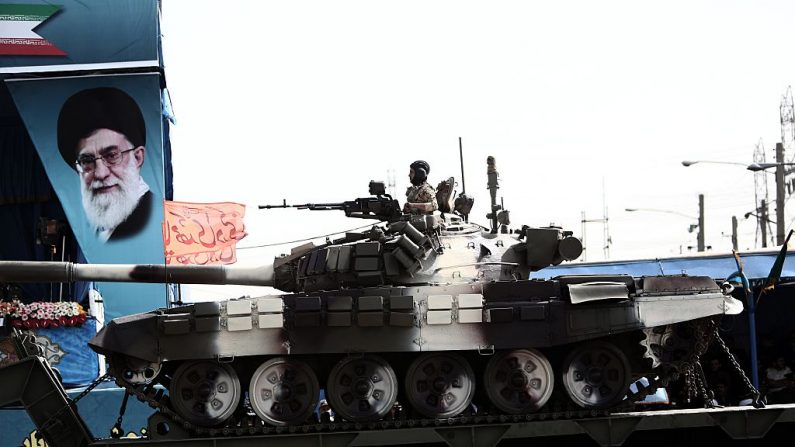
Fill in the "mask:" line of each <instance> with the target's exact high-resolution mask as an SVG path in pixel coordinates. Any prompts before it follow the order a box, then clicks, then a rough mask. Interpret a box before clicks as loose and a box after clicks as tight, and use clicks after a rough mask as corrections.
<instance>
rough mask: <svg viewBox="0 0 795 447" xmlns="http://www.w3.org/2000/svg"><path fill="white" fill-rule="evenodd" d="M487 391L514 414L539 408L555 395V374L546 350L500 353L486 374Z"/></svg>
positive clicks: (496, 403) (495, 404) (495, 400)
mask: <svg viewBox="0 0 795 447" xmlns="http://www.w3.org/2000/svg"><path fill="white" fill-rule="evenodd" d="M483 382H484V384H485V386H486V394H487V395H488V396H489V400H491V403H493V404H494V406H496V407H497V408H499V409H500V410H502V411H504V412H506V413H510V414H521V413H528V412H533V411H537V410H538V409H539V408H541V407H543V406H544V404H545V403H547V401H548V400H549V398H550V396H552V388H553V386H554V383H555V374H554V373H553V372H552V365H551V364H550V363H549V360H547V358H546V356H544V354H542V353H540V352H538V351H536V350H535V349H517V350H515V351H506V352H500V353H497V355H495V356H494V357H492V358H491V360H489V363H488V364H487V365H486V371H485V373H484V375H483Z"/></svg>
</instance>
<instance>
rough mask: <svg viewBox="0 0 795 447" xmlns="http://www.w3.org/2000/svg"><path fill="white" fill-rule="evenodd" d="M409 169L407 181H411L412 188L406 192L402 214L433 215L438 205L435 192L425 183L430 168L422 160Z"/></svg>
mask: <svg viewBox="0 0 795 447" xmlns="http://www.w3.org/2000/svg"><path fill="white" fill-rule="evenodd" d="M409 168H410V169H409V180H411V184H412V186H410V187H409V189H408V190H406V204H405V205H404V206H403V212H404V213H407V214H433V212H434V211H436V210H437V209H439V205H438V204H437V203H436V190H434V189H433V186H431V185H429V184H428V182H427V180H428V173H429V172H431V166H430V165H429V164H428V163H427V162H425V161H423V160H417V161H415V162H414V163H412V164H411V165H410V166H409Z"/></svg>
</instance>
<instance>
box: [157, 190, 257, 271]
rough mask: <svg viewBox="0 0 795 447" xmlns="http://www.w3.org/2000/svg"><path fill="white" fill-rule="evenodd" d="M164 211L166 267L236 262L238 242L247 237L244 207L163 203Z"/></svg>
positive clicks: (222, 203)
mask: <svg viewBox="0 0 795 447" xmlns="http://www.w3.org/2000/svg"><path fill="white" fill-rule="evenodd" d="M163 212H164V216H165V218H164V219H163V246H164V248H165V257H166V264H180V265H188V264H194V265H213V264H234V263H235V262H237V254H236V251H235V250H236V245H237V242H238V241H239V240H241V239H243V238H244V237H246V231H245V230H246V226H245V224H244V223H243V217H244V216H245V214H246V206H245V205H242V204H240V203H233V202H220V203H189V202H173V201H165V203H164V205H163Z"/></svg>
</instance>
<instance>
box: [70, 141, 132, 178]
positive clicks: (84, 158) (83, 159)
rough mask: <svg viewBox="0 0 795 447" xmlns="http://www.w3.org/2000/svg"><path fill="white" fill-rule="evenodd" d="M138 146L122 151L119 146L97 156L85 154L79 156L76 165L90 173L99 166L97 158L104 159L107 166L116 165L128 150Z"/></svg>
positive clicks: (84, 172) (79, 169)
mask: <svg viewBox="0 0 795 447" xmlns="http://www.w3.org/2000/svg"><path fill="white" fill-rule="evenodd" d="M135 149H136V148H134V147H132V148H130V149H127V150H125V151H120V150H119V149H118V148H114V149H109V150H107V151H106V152H105V154H104V155H100V156H99V157H95V156H93V155H88V154H84V155H81V156H79V157H77V160H76V161H75V165H77V170H78V171H80V173H81V174H88V173H90V172H92V171H93V170H94V169H96V167H97V160H103V161H104V162H105V164H106V165H107V166H116V165H117V164H119V162H120V161H121V159H122V156H123V155H124V154H126V153H127V152H130V151H134V150H135Z"/></svg>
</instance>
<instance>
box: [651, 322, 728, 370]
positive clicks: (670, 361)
mask: <svg viewBox="0 0 795 447" xmlns="http://www.w3.org/2000/svg"><path fill="white" fill-rule="evenodd" d="M713 324H714V322H713V320H712V319H711V318H702V319H699V320H693V321H687V322H684V323H677V324H669V325H665V326H656V327H652V328H646V329H644V330H643V333H644V335H645V338H644V339H643V340H641V341H640V344H641V346H643V347H644V348H645V352H644V353H643V357H644V358H648V359H650V360H651V362H652V368H653V369H656V370H659V369H664V370H669V371H673V372H681V371H683V370H684V369H685V367H686V365H688V364H690V363H691V362H692V356H693V355H696V356H700V355H701V354H703V353H704V351H706V348H707V347H708V346H709V342H710V341H711V336H710V331H709V327H710V326H711V325H713Z"/></svg>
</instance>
